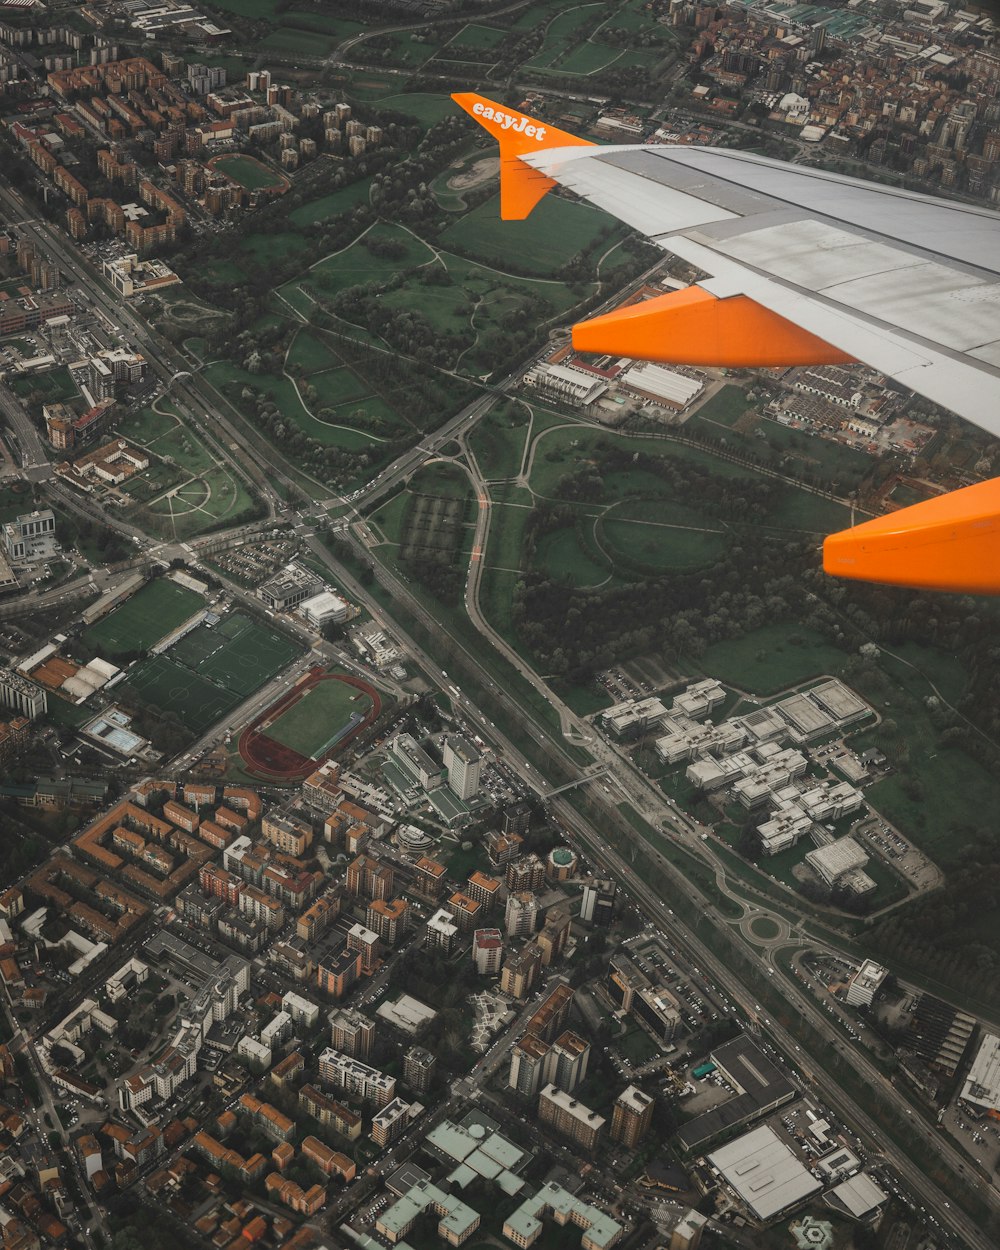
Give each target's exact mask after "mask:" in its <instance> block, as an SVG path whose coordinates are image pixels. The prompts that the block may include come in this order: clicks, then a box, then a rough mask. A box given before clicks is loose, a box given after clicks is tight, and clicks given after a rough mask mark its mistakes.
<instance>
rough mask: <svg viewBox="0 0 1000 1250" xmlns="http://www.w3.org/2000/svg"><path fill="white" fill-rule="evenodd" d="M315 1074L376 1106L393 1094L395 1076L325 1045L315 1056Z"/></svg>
mask: <svg viewBox="0 0 1000 1250" xmlns="http://www.w3.org/2000/svg"><path fill="white" fill-rule="evenodd" d="M319 1076H320V1080H321V1081H323V1082H324V1083H325V1084H327V1085H334V1086H336V1087H337V1088H338V1089H343V1090H345V1091H346V1092H347V1093H348V1094H353V1095H354V1097H356V1098H370V1099H372V1101H373V1102H374V1103H375V1104H376V1105H377V1106H379V1107H384V1106H385V1105H386V1104H387V1103H390V1102H392V1100H393V1098H394V1097H395V1096H396V1078H395V1077H392V1076H386V1075H385V1073H384V1072H379V1070H378V1069H377V1068H370V1067H369V1066H368V1064H366V1063H361V1062H360V1061H359V1060H357V1059H353V1058H352V1057H351V1056H350V1055H345V1054H343V1053H342V1052H341V1051H338V1050H332V1049H331V1048H329V1047H328V1048H327V1049H326V1050H324V1051H323V1052H322V1054H321V1055H320V1057H319Z"/></svg>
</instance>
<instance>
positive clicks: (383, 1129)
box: [371, 1098, 420, 1148]
mask: <svg viewBox="0 0 1000 1250" xmlns="http://www.w3.org/2000/svg"><path fill="white" fill-rule="evenodd" d="M419 1106H420V1104H419V1103H414V1104H413V1107H411V1105H410V1103H408V1102H404V1101H403V1100H402V1098H394V1099H393V1100H392V1102H389V1103H386V1105H385V1106H384V1107H383V1108H382V1109H381V1110H380V1111H378V1112H377V1113H376V1114H375V1115H374V1116H372V1128H371V1139H372V1141H373V1142H374V1143H375V1145H376V1146H382V1147H383V1148H384V1147H386V1146H391V1145H392V1143H393V1142H396V1141H399V1139H400V1138H401V1137H402V1136H403V1134H404V1133H405V1132H406V1130H407V1128H409V1126H410V1122H411V1118H412V1115H413V1110H414V1108H417V1107H419Z"/></svg>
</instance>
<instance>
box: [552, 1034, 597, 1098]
mask: <svg viewBox="0 0 1000 1250" xmlns="http://www.w3.org/2000/svg"><path fill="white" fill-rule="evenodd" d="M589 1063H590V1043H589V1042H585V1041H584V1040H583V1038H582V1037H579V1036H578V1035H577V1034H576V1033H573V1032H571V1031H570V1030H569V1029H567V1030H566V1031H565V1032H564V1033H561V1034H560V1035H559V1036H558V1037H557V1038H556V1040H555V1041H554V1042H553V1043H552V1046H551V1047H550V1049H549V1053H548V1057H547V1059H546V1064H545V1078H546V1080H547V1081H551V1082H552V1083H553V1084H554V1085H558V1086H559V1088H560V1089H562V1090H565V1091H566V1093H567V1094H572V1092H573V1090H575V1089H576V1087H577V1086H578V1085H579V1084H580V1083H581V1082H582V1081H583V1079H584V1077H585V1076H586V1075H587V1066H588V1064H589Z"/></svg>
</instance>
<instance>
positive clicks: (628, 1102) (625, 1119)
mask: <svg viewBox="0 0 1000 1250" xmlns="http://www.w3.org/2000/svg"><path fill="white" fill-rule="evenodd" d="M653 1106H654V1104H653V1099H652V1098H650V1096H649V1095H648V1094H644V1093H643V1092H642V1090H641V1089H637V1088H636V1087H635V1086H634V1085H629V1086H628V1087H627V1088H625V1089H623V1090H622V1092H621V1093H620V1094H619V1095H618V1097H617V1099H616V1100H615V1106H614V1110H613V1112H612V1113H611V1137H612V1140H613V1141H618V1142H621V1143H622V1145H623V1146H625V1147H626V1148H627V1149H629V1150H632V1149H634V1148H635V1147H636V1146H637V1145H638V1144H639V1142H640V1141H641V1140H642V1139H643V1137H645V1135H646V1133H647V1132H648V1131H649V1126H650V1124H651V1123H652V1121H653Z"/></svg>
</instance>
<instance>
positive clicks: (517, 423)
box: [469, 404, 529, 479]
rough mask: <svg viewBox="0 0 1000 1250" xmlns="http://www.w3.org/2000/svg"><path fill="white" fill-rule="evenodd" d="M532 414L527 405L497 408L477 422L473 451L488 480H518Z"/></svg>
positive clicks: (472, 439) (472, 444)
mask: <svg viewBox="0 0 1000 1250" xmlns="http://www.w3.org/2000/svg"><path fill="white" fill-rule="evenodd" d="M528 422H529V411H528V409H527V408H526V407H525V405H524V404H505V405H503V406H502V407H501V406H497V407H496V408H493V409H492V410H491V411H490V412H488V413H487V414H486V416H485V417H483V418H482V420H481V421H479V422H477V423H476V428H475V429H474V430H473V432H472V435H471V436H470V438H469V443H470V445H471V447H472V451H473V453H474V455H475V457H476V460H477V461H478V463H479V468H480V470H481V471H482V474H483V477H485V478H487V479H495V478H505V477H514V476H515V475H516V474H517V472H518V470H519V469H520V467H521V457H522V456H523V455H524V440H525V438H526V437H527V434H528Z"/></svg>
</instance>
